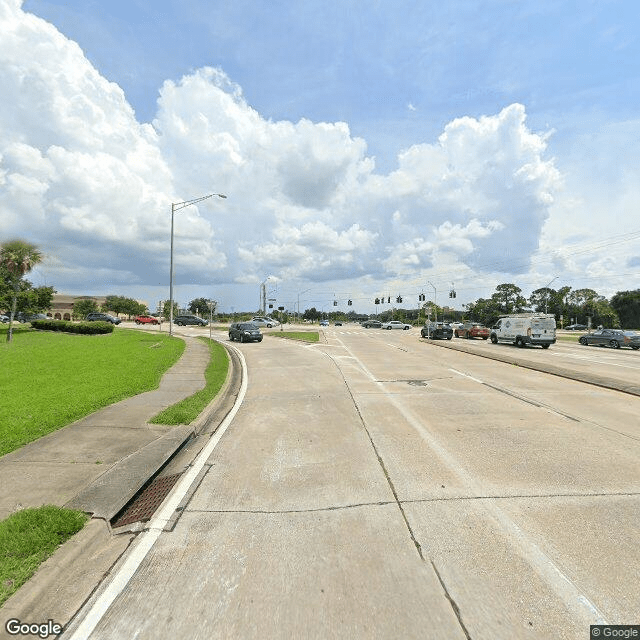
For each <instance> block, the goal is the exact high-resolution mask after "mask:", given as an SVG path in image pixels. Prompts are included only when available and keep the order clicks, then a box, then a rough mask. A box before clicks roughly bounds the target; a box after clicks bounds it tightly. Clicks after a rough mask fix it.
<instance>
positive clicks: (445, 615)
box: [90, 325, 640, 640]
mask: <svg viewBox="0 0 640 640" xmlns="http://www.w3.org/2000/svg"><path fill="white" fill-rule="evenodd" d="M324 335H325V336H326V342H324V343H321V344H318V345H313V346H308V345H304V344H302V343H293V342H290V341H284V340H278V339H275V338H266V339H265V340H264V341H263V342H262V343H260V344H243V345H238V348H239V349H240V350H241V352H242V353H243V354H244V356H245V358H246V363H247V370H248V386H247V389H246V396H245V398H244V402H243V403H242V405H241V407H240V408H239V410H238V412H237V414H236V415H235V417H234V418H233V420H232V421H231V422H230V423H229V425H228V427H227V428H226V431H225V432H224V434H223V435H222V436H221V437H220V440H219V442H218V444H217V446H216V447H215V448H214V449H213V451H212V452H211V454H210V455H209V457H208V459H207V460H206V463H205V464H204V467H203V469H202V473H201V474H200V475H199V477H198V480H197V483H196V484H197V486H196V488H195V490H194V492H193V493H192V495H191V496H190V499H189V500H188V502H186V503H185V505H184V508H183V509H182V511H181V516H180V518H179V519H178V521H177V523H176V525H175V527H174V528H173V529H172V530H171V531H168V532H163V533H159V534H158V535H157V536H156V537H155V538H154V539H153V540H152V542H153V544H151V543H149V544H147V547H149V548H148V549H146V548H144V549H142V548H141V547H140V549H141V550H139V551H138V552H136V550H135V548H134V549H133V551H132V553H137V554H138V556H139V557H138V561H137V562H138V564H136V565H135V566H136V569H135V571H130V575H127V574H126V572H123V573H122V574H121V575H118V576H116V580H115V583H114V584H116V587H114V588H115V591H114V593H115V595H114V596H113V602H112V603H111V604H110V606H108V607H106V606H105V611H102V612H100V613H99V615H98V616H97V617H96V619H95V628H94V630H93V632H92V633H91V635H90V637H91V638H96V639H97V638H101V639H102V638H123V637H128V638H134V637H135V638H140V639H142V638H153V639H156V638H243V639H244V638H287V639H290V638H394V639H396V638H421V639H422V638H427V639H428V638H447V639H456V638H473V639H474V640H475V639H480V638H486V639H487V640H489V639H491V640H494V639H500V638H505V639H513V638H531V639H532V640H533V639H534V638H535V639H536V640H538V639H540V638H549V639H554V640H555V639H557V638H567V639H569V638H571V639H573V638H576V639H584V638H588V637H589V625H590V624H596V623H605V622H607V623H612V624H634V623H635V624H637V623H638V622H640V583H639V581H638V566H640V545H638V539H639V533H640V531H639V529H638V526H639V525H638V516H639V515H640V497H639V496H640V469H639V465H638V454H639V453H640V424H639V421H638V415H640V398H638V397H635V396H632V395H628V394H624V393H621V392H618V391H612V390H609V389H605V388H601V387H594V386H591V385H587V384H585V383H582V382H576V381H574V380H569V379H566V378H561V377H557V376H552V375H549V374H546V373H541V372H538V371H532V370H530V369H526V368H523V367H520V366H514V365H512V364H506V363H503V362H496V361H494V360H490V359H487V358H481V357H477V356H474V355H471V354H468V353H463V352H460V351H456V350H454V349H449V348H441V346H439V345H433V344H430V343H428V342H426V341H424V340H421V339H420V338H419V333H418V331H417V330H415V329H414V330H411V331H389V332H386V331H385V332H382V331H379V330H378V331H376V330H363V329H360V328H359V327H356V326H349V325H346V326H344V327H330V328H328V329H326V330H325V332H324ZM453 342H455V340H454V341H453ZM465 342H466V341H465ZM474 348H476V347H475V346H474ZM477 348H478V349H485V348H486V349H512V348H511V347H509V346H506V345H488V344H482V343H480V344H479V345H478V346H477ZM585 349H586V348H584V347H578V346H576V347H572V346H567V345H563V344H559V345H556V346H554V347H552V348H551V349H550V350H548V351H542V350H541V349H538V350H534V349H526V350H515V351H517V352H518V353H519V354H520V353H522V357H527V358H555V359H560V358H564V359H565V360H566V359H569V358H572V359H574V360H575V366H576V367H581V366H587V367H588V366H592V365H591V364H590V363H589V362H588V360H585V358H592V357H593V358H594V359H596V360H599V359H600V358H602V359H604V360H605V361H606V362H605V364H602V363H598V366H600V367H607V370H608V371H610V373H611V375H614V374H615V375H620V376H636V377H638V376H639V372H638V369H637V368H636V364H637V363H638V362H640V360H638V354H637V353H635V352H628V354H627V353H623V352H608V353H606V352H604V351H603V350H602V349H598V350H597V353H594V355H593V356H592V355H591V352H593V351H595V349H588V350H587V351H585ZM556 353H557V354H562V355H555V354H556ZM583 354H585V355H583ZM601 354H602V355H601Z"/></svg>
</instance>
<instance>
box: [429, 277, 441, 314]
mask: <svg viewBox="0 0 640 640" xmlns="http://www.w3.org/2000/svg"><path fill="white" fill-rule="evenodd" d="M427 284H430V285H431V286H432V287H433V312H434V314H435V318H436V320H435V321H436V323H437V322H438V290H437V289H436V288H435V286H434V285H433V284H431V282H429V281H428V280H427Z"/></svg>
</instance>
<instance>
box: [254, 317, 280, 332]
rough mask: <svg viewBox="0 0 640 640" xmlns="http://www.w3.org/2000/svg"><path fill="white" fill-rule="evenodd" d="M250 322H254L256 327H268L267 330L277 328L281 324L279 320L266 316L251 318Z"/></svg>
mask: <svg viewBox="0 0 640 640" xmlns="http://www.w3.org/2000/svg"><path fill="white" fill-rule="evenodd" d="M250 322H253V324H255V325H256V327H267V329H271V327H277V326H278V325H279V324H280V323H279V322H278V321H277V320H274V319H273V318H269V317H265V316H254V317H253V318H251V320H250Z"/></svg>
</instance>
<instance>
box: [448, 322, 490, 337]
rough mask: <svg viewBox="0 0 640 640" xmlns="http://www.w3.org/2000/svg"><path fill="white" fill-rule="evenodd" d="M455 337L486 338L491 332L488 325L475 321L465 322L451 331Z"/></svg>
mask: <svg viewBox="0 0 640 640" xmlns="http://www.w3.org/2000/svg"><path fill="white" fill-rule="evenodd" d="M453 333H454V335H455V337H456V338H482V339H483V340H487V339H488V338H489V335H490V334H491V332H490V331H489V328H488V327H485V326H483V325H481V324H477V323H475V322H465V323H464V324H463V325H462V326H460V327H457V328H456V329H454V331H453Z"/></svg>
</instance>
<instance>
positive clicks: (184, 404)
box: [149, 338, 229, 425]
mask: <svg viewBox="0 0 640 640" xmlns="http://www.w3.org/2000/svg"><path fill="white" fill-rule="evenodd" d="M199 339H200V340H204V341H206V342H208V343H209V353H210V356H211V360H210V361H209V365H208V366H207V369H206V371H205V373H204V377H205V381H206V384H205V387H204V389H201V390H200V391H198V392H197V393H194V394H193V395H192V396H189V397H188V398H185V399H184V400H182V401H181V402H178V403H177V404H174V405H173V406H171V407H168V408H167V409H165V410H164V411H162V412H161V413H159V414H158V415H157V416H154V417H153V418H152V419H151V420H149V422H152V423H154V424H169V425H176V424H189V423H191V422H192V421H193V420H195V419H196V418H197V417H198V416H199V415H200V414H201V413H202V411H203V410H204V408H205V407H206V406H207V405H208V404H209V403H210V402H211V401H212V400H213V399H214V398H215V397H216V395H217V393H218V391H220V389H221V388H222V385H223V384H224V382H225V380H226V379H227V373H228V371H229V356H228V355H227V350H226V349H225V348H224V347H223V346H222V345H221V344H220V343H219V342H215V341H214V340H209V339H208V338H199Z"/></svg>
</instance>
